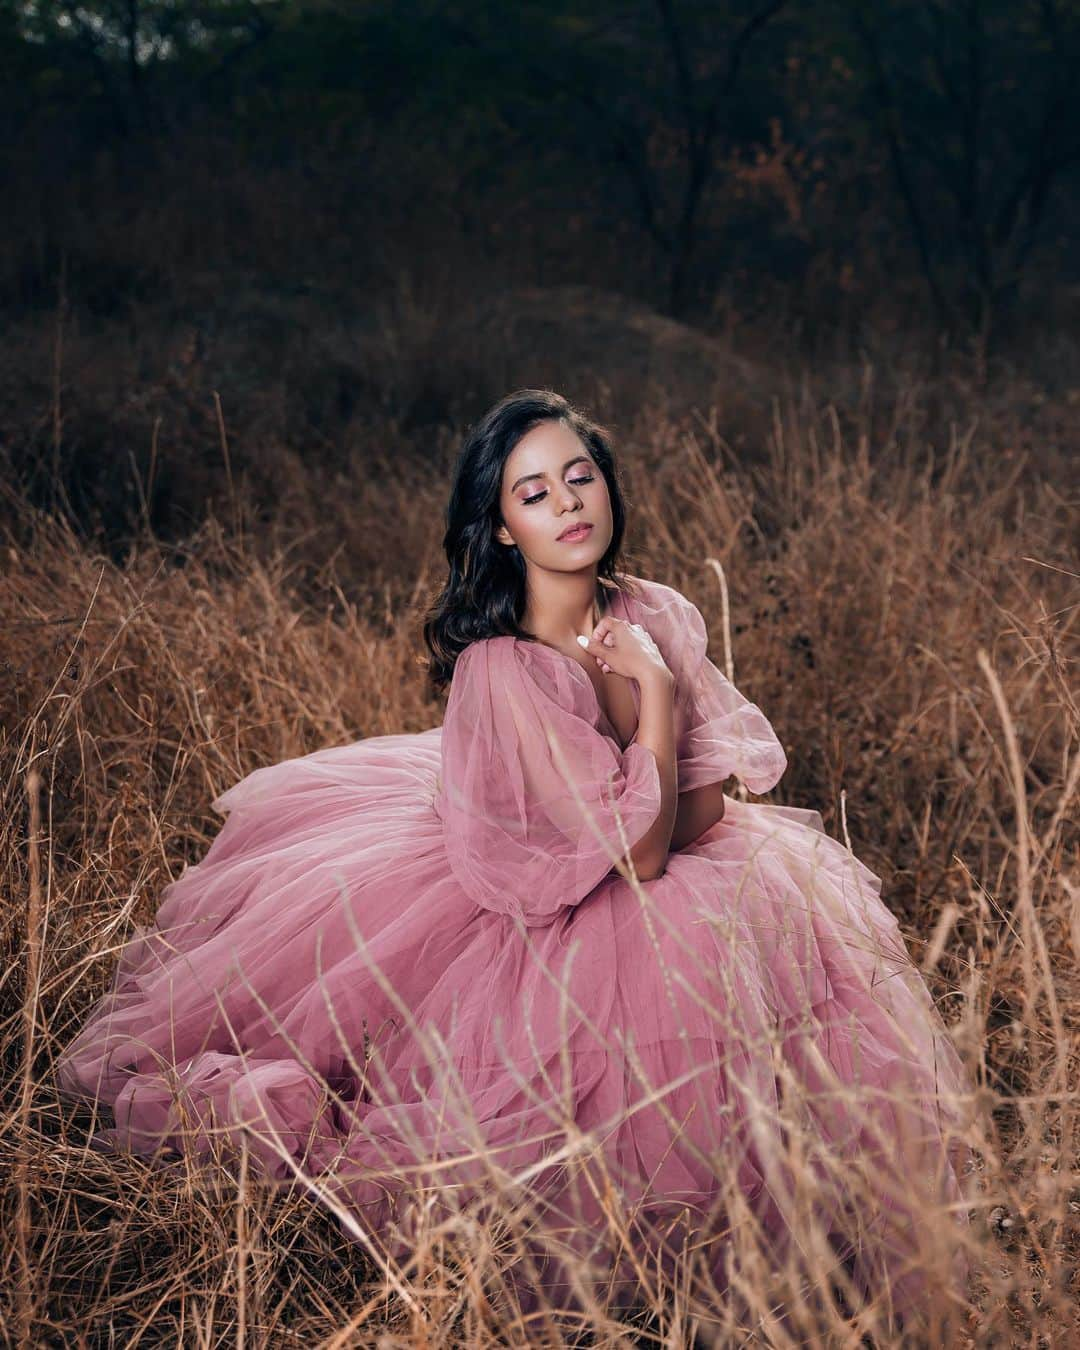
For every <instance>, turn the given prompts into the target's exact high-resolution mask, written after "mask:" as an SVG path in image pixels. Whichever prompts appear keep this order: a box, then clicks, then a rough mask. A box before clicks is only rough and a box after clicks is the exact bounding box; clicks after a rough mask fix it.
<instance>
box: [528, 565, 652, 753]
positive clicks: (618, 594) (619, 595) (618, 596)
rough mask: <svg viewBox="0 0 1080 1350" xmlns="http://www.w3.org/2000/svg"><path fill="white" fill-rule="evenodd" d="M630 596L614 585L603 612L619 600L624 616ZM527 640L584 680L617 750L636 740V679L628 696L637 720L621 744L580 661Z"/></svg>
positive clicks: (536, 640)
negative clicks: (565, 663) (625, 740)
mask: <svg viewBox="0 0 1080 1350" xmlns="http://www.w3.org/2000/svg"><path fill="white" fill-rule="evenodd" d="M630 598H631V597H628V596H627V595H626V594H625V593H624V592H623V591H622V590H621V588H618V587H615V588H614V592H613V594H612V595H611V597H610V599H609V600H608V607H607V610H606V611H605V612H606V613H608V614H612V613H614V611H615V606H616V604H618V603H620V602H621V603H622V608H623V614H622V615H621V616H620V617H624V618H625V617H626V616H627V615H628V613H629V611H628V609H627V601H628V600H629V599H630ZM514 641H515V642H518V641H521V639H519V638H515V639H514ZM527 641H528V642H529V645H531V646H535V647H543V649H544V650H545V651H547V652H551V654H552V655H553V656H555V657H557V658H558V659H559V660H560V661H566V662H567V663H568V664H569V665H570V666H572V667H573V668H574V670H575V671H576V672H577V675H578V677H580V678H581V679H582V680H584V681H585V683H586V684H587V685H588V687H589V693H590V694H591V695H592V701H593V706H594V707H595V708H596V712H597V716H598V718H599V720H600V721H601V722H603V723H604V725H605V726H607V728H608V732H607V733H605V734H610V736H611V739H612V740H613V741H614V742H615V744H616V745H617V746H618V747H619V752H620V753H621V754H625V753H626V751H627V750H628V749H629V748H630V746H631V745H633V743H634V742H635V741H636V740H637V734H638V727H639V726H640V724H641V696H640V692H639V690H638V687H637V681H636V680H630V681H629V685H630V698H631V700H632V701H633V704H634V709H635V711H636V713H637V720H636V721H635V723H634V734H633V735H632V736H631V737H630V739H629V740H628V741H627V742H626V744H625V745H623V743H622V740H621V738H620V736H619V729H618V727H617V726H616V725H615V723H614V722H612V720H611V718H610V717H609V716H608V715H607V713H606V712H605V711H604V708H603V705H602V704H601V702H600V695H599V694H598V693H597V692H596V686H595V685H594V684H593V682H592V680H591V679H589V673H588V671H587V670H586V669H585V667H584V666H583V665H582V664H581V662H580V661H577V660H575V659H574V657H572V656H568V655H567V654H566V652H562V651H560V650H559V649H558V647H552V646H551V645H550V644H549V643H547V642H541V641H540V639H539V638H532V639H527Z"/></svg>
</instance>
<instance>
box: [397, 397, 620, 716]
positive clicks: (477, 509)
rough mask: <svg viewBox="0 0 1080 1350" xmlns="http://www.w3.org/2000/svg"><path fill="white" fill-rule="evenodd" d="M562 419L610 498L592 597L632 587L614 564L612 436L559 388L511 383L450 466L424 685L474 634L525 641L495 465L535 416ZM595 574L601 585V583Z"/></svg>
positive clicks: (514, 558)
mask: <svg viewBox="0 0 1080 1350" xmlns="http://www.w3.org/2000/svg"><path fill="white" fill-rule="evenodd" d="M547 421H559V422H563V423H565V424H566V425H567V426H568V427H570V428H571V430H572V431H574V432H576V433H577V435H578V437H579V438H580V439H581V441H582V442H583V443H584V445H585V446H586V448H587V449H588V451H589V453H590V454H591V455H592V457H593V459H594V460H595V461H596V465H597V468H599V470H600V472H601V473H602V474H603V475H604V481H605V482H606V483H607V486H608V495H609V496H610V499H611V519H612V532H611V542H610V544H609V545H608V547H607V550H606V551H605V553H604V556H603V557H602V558H601V559H600V560H599V562H598V563H597V566H596V575H597V593H596V601H597V604H598V605H599V606H600V607H601V608H605V605H604V598H605V595H606V594H607V593H609V592H610V588H611V587H612V586H613V587H615V588H616V589H618V590H620V591H624V592H632V585H626V584H624V578H623V577H621V576H620V575H619V574H618V572H617V570H616V564H617V563H618V562H620V560H621V559H620V550H621V547H622V540H623V534H624V532H625V529H626V506H627V499H626V494H625V492H624V491H623V488H622V485H621V483H620V482H619V474H618V470H617V467H616V464H615V456H614V453H613V450H612V437H611V433H610V432H609V431H608V430H607V428H605V427H602V426H599V425H598V424H597V423H596V422H594V421H592V420H591V419H590V418H589V417H587V416H586V415H585V414H584V413H583V412H582V411H581V410H580V409H578V408H575V407H573V406H572V405H571V404H570V403H568V402H567V401H566V399H565V398H563V396H562V395H561V394H557V393H555V392H554V391H553V390H550V389H517V390H515V391H514V392H513V393H511V394H507V395H506V396H505V397H504V398H502V399H500V400H499V402H498V403H496V404H495V405H494V406H493V407H491V408H489V409H488V411H487V412H486V413H484V415H483V416H482V417H481V418H480V420H479V421H478V422H476V423H475V424H474V425H473V426H472V427H470V428H469V429H468V431H467V432H466V434H465V439H464V441H463V442H462V445H461V449H460V450H459V452H458V456H457V461H456V463H455V465H454V471H453V481H452V484H451V487H450V498H449V501H448V503H447V508H446V532H445V534H444V535H443V548H444V549H445V551H446V559H447V562H448V563H449V568H450V570H449V575H448V577H447V580H446V583H445V585H444V586H443V589H442V591H441V593H440V594H439V596H438V597H437V598H436V600H435V601H434V602H433V604H432V605H431V606H430V608H429V609H428V611H427V615H426V617H425V619H424V626H423V634H424V641H425V642H426V643H427V646H428V649H429V650H430V652H431V657H430V659H429V660H428V661H427V663H426V664H427V670H428V679H429V682H430V685H431V687H432V689H434V690H436V691H441V690H443V689H444V688H445V687H446V685H447V684H448V683H449V682H450V679H451V677H452V675H453V673H454V665H455V663H456V662H457V658H458V657H459V656H460V654H461V653H462V652H463V651H464V650H465V648H466V647H467V646H468V645H469V644H470V643H471V642H476V641H478V640H479V639H481V638H486V637H497V636H499V635H500V634H504V633H510V634H512V635H513V636H514V637H518V638H521V639H523V640H525V641H529V640H530V635H529V634H528V633H525V632H524V631H523V630H522V629H521V627H520V624H519V620H520V617H521V614H522V613H523V611H524V608H525V561H524V559H523V558H522V556H521V553H520V552H519V550H518V549H517V548H516V547H514V548H510V547H508V546H507V545H505V544H500V543H499V542H498V541H497V540H496V539H495V538H494V533H495V531H496V529H498V527H499V525H500V524H502V515H501V513H500V510H499V493H500V490H501V487H502V478H503V466H504V465H505V463H506V460H507V458H508V456H509V455H510V452H511V451H512V450H513V448H514V446H515V445H517V443H518V441H519V440H520V439H521V438H522V436H524V435H525V433H526V432H527V431H529V430H530V429H531V428H532V427H535V426H536V425H538V423H540V422H547ZM601 578H603V579H604V580H605V581H607V582H608V583H609V585H608V586H606V587H605V586H603V585H602V584H601Z"/></svg>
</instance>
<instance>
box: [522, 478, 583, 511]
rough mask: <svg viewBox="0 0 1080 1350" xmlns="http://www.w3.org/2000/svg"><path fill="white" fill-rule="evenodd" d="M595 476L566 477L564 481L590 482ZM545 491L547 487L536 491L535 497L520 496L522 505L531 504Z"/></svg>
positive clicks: (540, 497)
mask: <svg viewBox="0 0 1080 1350" xmlns="http://www.w3.org/2000/svg"><path fill="white" fill-rule="evenodd" d="M595 477H596V474H594V473H591V474H589V476H588V477H587V478H568V479H567V480H566V481H567V482H568V483H591V482H592V481H593V479H594V478H595ZM546 492H547V488H545V489H544V492H538V493H537V494H536V496H535V497H522V499H521V504H522V506H531V505H532V503H533V502H538V501H541V500H542V498H543V497H544V493H546Z"/></svg>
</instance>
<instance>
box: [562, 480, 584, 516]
mask: <svg viewBox="0 0 1080 1350" xmlns="http://www.w3.org/2000/svg"><path fill="white" fill-rule="evenodd" d="M562 487H563V492H562V496H561V498H560V505H561V507H562V509H563V510H570V511H573V510H574V509H575V508H576V507H579V506H580V505H581V498H580V497H579V496H578V494H577V493H576V492H575V491H574V489H573V488H572V487H571V486H570V484H569V483H563V485H562Z"/></svg>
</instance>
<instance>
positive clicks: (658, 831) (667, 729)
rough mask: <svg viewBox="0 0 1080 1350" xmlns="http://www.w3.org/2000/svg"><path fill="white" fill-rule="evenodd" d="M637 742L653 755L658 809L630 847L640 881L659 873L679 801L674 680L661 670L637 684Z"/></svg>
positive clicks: (668, 847) (667, 848) (662, 865)
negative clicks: (638, 695)
mask: <svg viewBox="0 0 1080 1350" xmlns="http://www.w3.org/2000/svg"><path fill="white" fill-rule="evenodd" d="M640 692H641V700H640V707H639V709H638V729H637V743H638V744H639V745H644V746H646V747H647V748H648V749H650V750H651V751H652V752H653V754H654V755H655V756H656V766H657V768H658V769H659V771H660V811H659V814H658V815H657V817H656V819H655V820H654V821H653V823H652V825H650V826H649V828H648V830H646V832H645V834H644V835H642V837H641V838H640V839H639V840H638V842H637V843H636V844H635V845H634V847H633V848H632V849H631V850H630V857H631V859H632V860H633V863H634V870H635V872H636V873H637V875H638V878H639V880H641V881H651V880H652V879H653V878H654V877H658V876H660V875H661V874H662V873H663V870H664V866H665V864H666V863H667V856H668V851H669V849H670V847H671V831H672V829H673V828H674V825H675V813H676V810H677V808H678V804H679V792H678V784H677V781H676V766H675V681H674V679H673V678H672V676H671V675H669V674H667V673H664V672H661V673H660V674H658V675H656V676H655V677H653V678H650V679H649V680H648V681H647V682H644V683H643V684H642V685H641V687H640Z"/></svg>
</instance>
